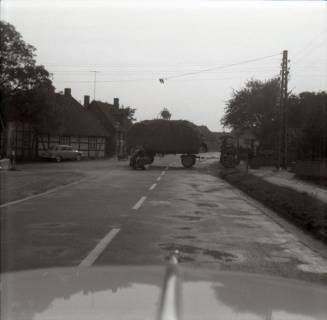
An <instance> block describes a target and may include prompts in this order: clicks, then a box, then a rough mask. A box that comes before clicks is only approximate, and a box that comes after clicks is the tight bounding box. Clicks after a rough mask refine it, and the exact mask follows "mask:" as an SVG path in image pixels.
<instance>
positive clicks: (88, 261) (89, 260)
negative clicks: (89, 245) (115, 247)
mask: <svg viewBox="0 0 327 320" xmlns="http://www.w3.org/2000/svg"><path fill="white" fill-rule="evenodd" d="M119 231H120V229H119V228H113V229H111V230H110V232H109V233H108V234H107V235H106V236H105V237H104V238H103V239H102V240H101V241H100V242H99V243H98V244H97V245H96V246H95V248H94V249H93V250H92V251H91V252H90V253H89V254H88V255H87V257H86V258H85V259H83V260H82V262H81V263H80V264H79V266H80V267H90V266H92V264H93V263H94V262H95V260H96V259H98V257H99V256H100V254H101V253H102V252H103V251H104V249H105V248H106V247H107V246H108V244H109V243H110V242H111V241H112V239H113V238H114V237H115V236H116V235H117V233H118V232H119Z"/></svg>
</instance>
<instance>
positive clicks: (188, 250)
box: [159, 243, 239, 263]
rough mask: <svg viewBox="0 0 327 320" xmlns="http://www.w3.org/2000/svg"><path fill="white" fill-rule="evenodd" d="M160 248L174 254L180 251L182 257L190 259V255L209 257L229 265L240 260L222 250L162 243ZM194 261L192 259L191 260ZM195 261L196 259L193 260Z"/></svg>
mask: <svg viewBox="0 0 327 320" xmlns="http://www.w3.org/2000/svg"><path fill="white" fill-rule="evenodd" d="M159 247H160V248H161V249H163V250H166V251H168V252H172V251H174V250H178V251H179V253H180V255H181V256H182V257H183V256H184V257H185V255H186V256H187V257H188V258H191V257H190V256H189V255H199V254H200V255H205V256H209V257H210V258H213V259H214V260H219V261H220V262H223V263H229V262H238V260H239V258H238V257H237V255H235V254H233V253H230V252H226V251H222V250H213V249H203V248H200V247H196V246H191V245H185V244H184V245H183V244H173V243H161V244H159ZM191 259H192V258H191ZM193 260H195V258H194V259H193Z"/></svg>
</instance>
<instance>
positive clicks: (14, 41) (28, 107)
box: [0, 21, 54, 141]
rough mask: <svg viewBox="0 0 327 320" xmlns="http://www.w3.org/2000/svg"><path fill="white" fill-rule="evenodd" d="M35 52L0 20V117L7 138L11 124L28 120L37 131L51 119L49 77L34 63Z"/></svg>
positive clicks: (52, 94) (51, 86) (43, 69)
mask: <svg viewBox="0 0 327 320" xmlns="http://www.w3.org/2000/svg"><path fill="white" fill-rule="evenodd" d="M35 51H36V49H35V48H34V47H33V46H31V45H29V44H27V43H26V42H25V41H24V40H23V39H22V36H21V35H20V33H19V32H17V31H16V29H15V27H14V26H13V25H11V24H9V23H7V22H4V21H0V57H1V64H0V99H1V100H0V118H1V129H2V130H5V131H7V135H8V132H10V130H9V131H8V130H7V129H8V126H9V125H10V123H11V122H14V121H25V122H27V121H28V122H29V123H30V124H31V125H32V126H34V128H35V129H36V130H37V128H38V127H40V126H41V125H45V124H46V123H47V122H48V123H50V122H53V120H54V118H53V116H54V106H53V105H54V87H53V85H52V81H51V75H50V73H49V72H48V71H47V70H46V69H45V68H44V67H43V66H41V65H37V64H36V61H35ZM48 123H47V124H48ZM7 140H8V141H10V137H7Z"/></svg>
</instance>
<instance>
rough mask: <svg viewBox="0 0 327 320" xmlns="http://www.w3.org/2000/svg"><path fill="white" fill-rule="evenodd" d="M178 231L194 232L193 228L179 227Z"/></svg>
mask: <svg viewBox="0 0 327 320" xmlns="http://www.w3.org/2000/svg"><path fill="white" fill-rule="evenodd" d="M178 229H179V230H192V228H190V227H179V228H178Z"/></svg>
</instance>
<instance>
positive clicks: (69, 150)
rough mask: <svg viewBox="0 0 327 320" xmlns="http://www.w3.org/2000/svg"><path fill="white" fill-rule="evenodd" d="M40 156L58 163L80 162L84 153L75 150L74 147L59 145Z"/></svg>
mask: <svg viewBox="0 0 327 320" xmlns="http://www.w3.org/2000/svg"><path fill="white" fill-rule="evenodd" d="M40 156H41V157H42V158H44V159H48V160H56V161H57V162H60V161H62V160H77V161H79V160H81V159H82V152H81V151H79V150H76V149H74V148H73V147H72V146H68V145H61V144H58V145H54V146H52V147H50V148H49V149H48V150H46V151H44V152H42V153H41V155H40Z"/></svg>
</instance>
